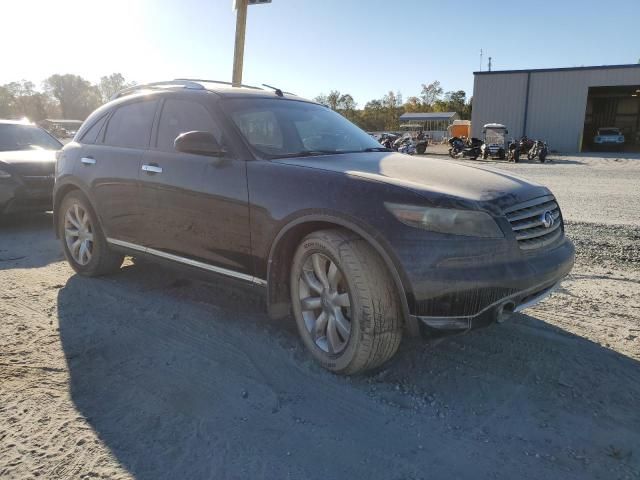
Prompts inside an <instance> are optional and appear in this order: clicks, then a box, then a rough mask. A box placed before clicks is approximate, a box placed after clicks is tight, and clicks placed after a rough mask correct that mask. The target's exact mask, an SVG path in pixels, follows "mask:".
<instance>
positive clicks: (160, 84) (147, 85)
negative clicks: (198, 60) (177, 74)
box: [111, 79, 204, 100]
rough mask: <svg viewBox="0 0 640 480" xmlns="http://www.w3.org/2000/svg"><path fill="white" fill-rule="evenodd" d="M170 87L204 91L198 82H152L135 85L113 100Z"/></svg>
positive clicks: (117, 94) (179, 80)
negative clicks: (137, 92)
mask: <svg viewBox="0 0 640 480" xmlns="http://www.w3.org/2000/svg"><path fill="white" fill-rule="evenodd" d="M168 87H181V88H190V89H192V90H204V87H203V86H202V85H200V84H199V83H198V82H197V81H194V80H185V79H176V80H167V81H164V82H152V83H143V84H140V85H134V86H132V87H129V88H125V89H123V90H120V91H119V92H117V93H116V94H115V95H114V96H113V97H111V100H115V99H116V98H120V97H124V96H125V95H129V94H131V93H133V92H135V91H137V90H153V89H159V88H168Z"/></svg>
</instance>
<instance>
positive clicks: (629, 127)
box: [582, 85, 640, 152]
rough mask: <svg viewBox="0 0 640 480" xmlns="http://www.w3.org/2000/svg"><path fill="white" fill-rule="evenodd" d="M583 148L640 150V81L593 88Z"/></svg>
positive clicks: (605, 150)
mask: <svg viewBox="0 0 640 480" xmlns="http://www.w3.org/2000/svg"><path fill="white" fill-rule="evenodd" d="M582 150H583V151H599V152H620V151H622V152H640V85H635V86H623V87H621V86H617V87H591V88H589V94H588V97H587V110H586V114H585V119H584V130H583V133H582Z"/></svg>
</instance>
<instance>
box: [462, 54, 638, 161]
mask: <svg viewBox="0 0 640 480" xmlns="http://www.w3.org/2000/svg"><path fill="white" fill-rule="evenodd" d="M529 75H530V79H529V104H528V114H527V120H526V132H524V131H523V129H524V126H525V125H524V123H525V120H524V113H525V104H526V99H527V77H528V76H529ZM616 85H640V66H638V67H629V68H611V69H594V70H588V69H585V70H564V71H562V70H561V71H542V72H536V71H532V72H530V73H528V72H517V73H500V72H492V73H484V74H477V75H475V79H474V86H473V113H472V117H471V122H472V135H473V136H475V137H480V136H481V135H482V125H484V124H485V123H492V122H497V123H504V124H505V125H507V127H508V128H509V137H511V136H513V137H519V136H521V135H523V133H526V135H528V136H529V137H532V138H541V139H543V140H546V141H547V142H548V144H549V146H550V148H551V149H552V150H557V151H560V152H575V151H578V149H579V144H580V143H579V142H580V139H581V136H582V130H583V127H584V115H585V109H586V105H587V95H588V92H589V87H599V86H616Z"/></svg>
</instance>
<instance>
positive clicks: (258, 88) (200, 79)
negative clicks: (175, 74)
mask: <svg viewBox="0 0 640 480" xmlns="http://www.w3.org/2000/svg"><path fill="white" fill-rule="evenodd" d="M176 80H179V81H183V82H207V83H219V84H221V85H231V86H233V83H231V82H224V81H222V80H205V79H202V78H177V79H176ZM240 86H241V87H244V88H252V89H253V90H264V89H263V88H260V87H256V86H253V85H244V84H241V85H240Z"/></svg>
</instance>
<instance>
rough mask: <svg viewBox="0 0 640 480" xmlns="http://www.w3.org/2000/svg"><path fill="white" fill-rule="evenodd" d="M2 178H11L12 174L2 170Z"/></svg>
mask: <svg viewBox="0 0 640 480" xmlns="http://www.w3.org/2000/svg"><path fill="white" fill-rule="evenodd" d="M0 178H11V174H10V173H9V172H7V171H6V170H0Z"/></svg>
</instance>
